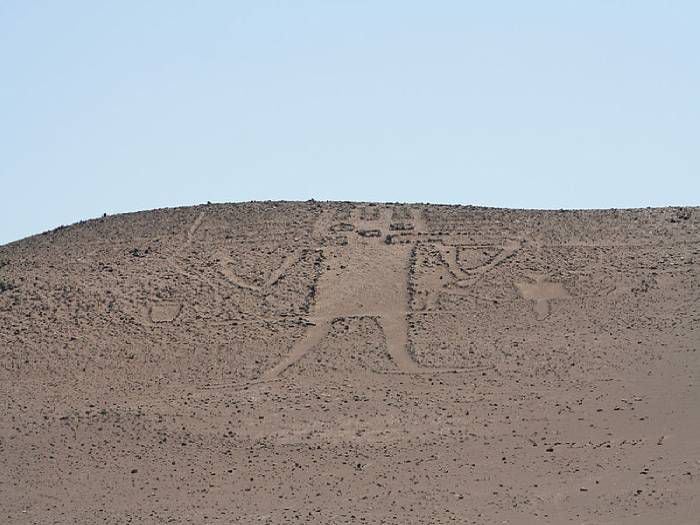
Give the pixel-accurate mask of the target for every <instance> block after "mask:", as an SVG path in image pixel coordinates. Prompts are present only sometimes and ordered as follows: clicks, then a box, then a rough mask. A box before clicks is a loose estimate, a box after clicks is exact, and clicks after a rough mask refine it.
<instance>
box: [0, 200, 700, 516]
mask: <svg viewBox="0 0 700 525" xmlns="http://www.w3.org/2000/svg"><path fill="white" fill-rule="evenodd" d="M699 266H700V209H698V208H664V209H640V210H620V211H618V210H609V211H517V210H501V209H485V208H475V207H458V206H435V205H398V204H358V203H320V202H306V203H287V202H275V203H250V204H240V205H206V206H198V207H192V208H179V209H170V210H155V211H149V212H142V213H136V214H126V215H119V216H113V217H106V218H103V219H98V220H92V221H87V222H83V223H80V224H76V225H73V226H70V227H67V228H60V229H58V230H54V231H53V232H49V233H46V234H42V235H37V236H35V237H31V238H28V239H24V240H22V241H19V242H16V243H12V244H9V245H6V246H2V247H0V401H1V402H2V411H0V472H2V475H0V522H1V523H41V524H44V523H81V524H94V523H114V524H117V523H119V524H122V523H394V524H405V523H553V524H559V523H569V522H571V523H587V524H592V523H598V524H604V523H629V524H639V523H649V524H652V523H654V524H655V523H659V522H664V523H669V524H672V523H677V524H692V523H695V524H697V523H700V518H699V516H700V351H698V350H699V348H700V331H699V328H700V312H699V309H700V279H699V272H698V269H699Z"/></svg>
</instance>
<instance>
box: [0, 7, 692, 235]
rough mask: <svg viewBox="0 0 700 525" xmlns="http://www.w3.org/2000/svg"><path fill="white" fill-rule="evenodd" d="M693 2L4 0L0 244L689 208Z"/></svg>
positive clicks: (0, 14)
mask: <svg viewBox="0 0 700 525" xmlns="http://www.w3.org/2000/svg"><path fill="white" fill-rule="evenodd" d="M699 27H700V2H696V1H687V2H682V1H676V2H674V1H669V2H660V1H632V0H630V1H613V0H606V1H576V2H573V1H565V0H552V1H548V2H543V1H533V2H523V1H511V2H504V1H500V2H499V1H493V2H483V1H482V2H467V1H453V2H447V1H445V2H439V1H438V2H411V1H407V0H402V1H383V2H382V1H379V0H375V1H331V0H327V1H291V0H290V1H287V2H282V1H278V2H266V1H262V0H256V1H250V2H245V1H221V2H215V1H202V2H193V1H186V2H178V1H170V0H168V1H165V0H164V1H127V0H124V1H113V2H101V1H92V0H90V1H84V2H75V1H68V0H66V1H61V2H58V1H56V2H53V1H48V0H47V1H41V2H39V1H29V0H17V1H12V0H4V1H2V2H0V79H1V80H0V196H1V200H0V243H4V242H8V241H11V240H14V239H17V238H20V237H24V236H26V235H29V234H32V233H38V232H40V231H42V230H46V229H49V228H53V227H55V226H58V225H60V224H68V223H73V222H76V221H78V220H80V219H85V218H89V217H94V216H99V215H101V214H102V213H103V212H107V213H110V214H112V213H117V212H123V211H134V210H140V209H149V208H155V207H163V206H176V205H186V204H194V203H201V202H206V201H213V202H223V201H245V200H266V199H295V200H296V199H300V200H305V199H309V198H315V199H324V200H325V199H342V200H378V201H414V202H427V201H430V202H444V203H465V204H482V205H490V206H508V207H527V208H599V207H641V206H660V205H671V204H674V205H676V204H695V205H697V204H700V30H699V29H698V28H699Z"/></svg>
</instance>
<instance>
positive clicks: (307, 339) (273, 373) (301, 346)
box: [262, 319, 328, 380]
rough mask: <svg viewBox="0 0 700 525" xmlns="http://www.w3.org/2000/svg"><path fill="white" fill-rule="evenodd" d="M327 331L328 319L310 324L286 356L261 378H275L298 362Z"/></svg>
mask: <svg viewBox="0 0 700 525" xmlns="http://www.w3.org/2000/svg"><path fill="white" fill-rule="evenodd" d="M327 333H328V321H327V320H326V319H319V320H317V322H316V324H314V325H312V326H310V327H309V328H308V329H307V330H306V333H305V334H304V335H303V336H302V337H301V339H299V340H298V341H297V342H296V343H295V344H294V346H293V347H292V349H291V351H290V352H289V354H287V356H286V357H285V358H284V359H282V361H280V362H279V363H277V364H276V365H275V366H274V367H272V368H270V369H269V370H268V371H267V372H265V373H264V374H263V376H262V379H263V380H270V379H275V378H277V377H279V376H281V375H282V374H283V373H284V371H285V370H287V369H288V368H289V367H290V366H292V365H293V364H295V363H296V362H298V361H299V360H300V359H301V358H302V357H304V356H305V355H306V354H307V353H308V352H309V351H310V350H312V349H313V348H314V347H315V346H316V345H318V344H319V343H320V342H321V341H322V340H323V338H324V337H325V336H326V334H327Z"/></svg>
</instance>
